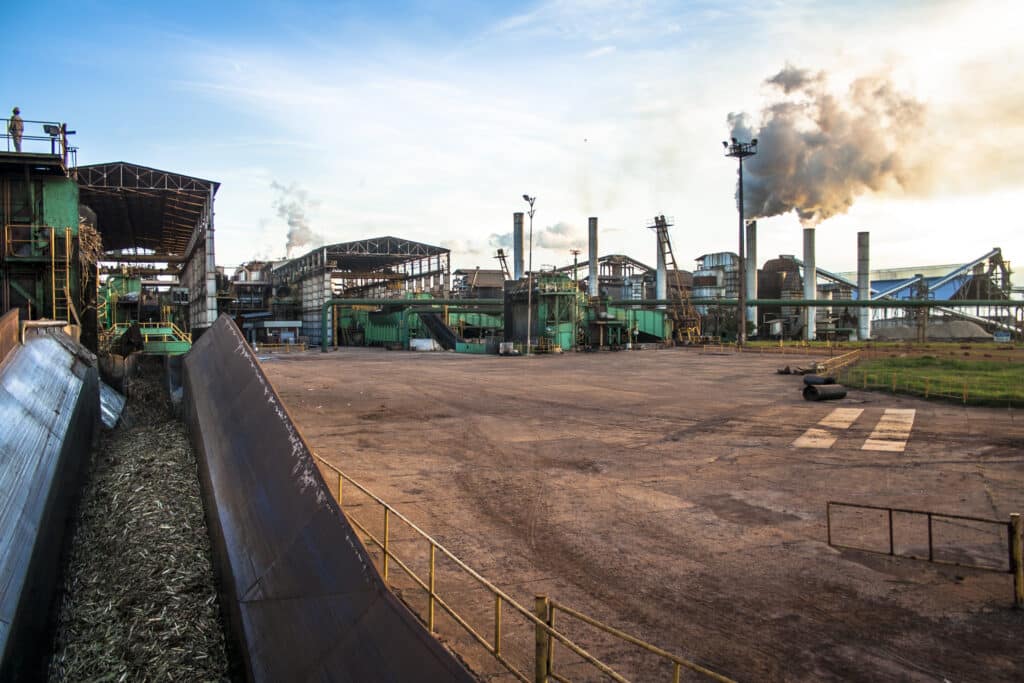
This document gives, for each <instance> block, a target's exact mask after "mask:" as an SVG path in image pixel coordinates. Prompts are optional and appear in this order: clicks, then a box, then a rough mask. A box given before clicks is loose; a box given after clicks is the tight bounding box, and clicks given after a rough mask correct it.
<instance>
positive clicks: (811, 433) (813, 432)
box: [793, 408, 864, 448]
mask: <svg viewBox="0 0 1024 683" xmlns="http://www.w3.org/2000/svg"><path fill="white" fill-rule="evenodd" d="M863 412H864V409H863V408H836V409H835V410H833V411H832V412H831V413H829V414H828V415H826V416H825V417H824V418H823V419H822V420H821V421H820V422H819V423H818V425H820V426H821V427H829V428H831V429H849V428H850V425H852V424H853V423H854V422H855V421H856V420H857V418H858V417H860V414H861V413H863ZM838 438H839V436H838V435H837V434H833V433H832V432H830V431H828V429H818V428H817V427H811V428H810V429H808V430H807V431H806V432H804V433H803V434H801V435H800V437H799V438H798V439H797V440H796V441H794V442H793V445H794V446H796V447H797V448H832V444H834V443H835V442H836V439H838Z"/></svg>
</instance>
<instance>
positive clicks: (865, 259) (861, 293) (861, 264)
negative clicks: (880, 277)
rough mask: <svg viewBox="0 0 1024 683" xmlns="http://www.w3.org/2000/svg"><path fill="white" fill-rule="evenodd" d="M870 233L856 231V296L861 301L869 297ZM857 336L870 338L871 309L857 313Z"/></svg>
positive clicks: (861, 338) (862, 339) (865, 339)
mask: <svg viewBox="0 0 1024 683" xmlns="http://www.w3.org/2000/svg"><path fill="white" fill-rule="evenodd" d="M870 238H871V233H869V232H858V233H857V298H858V299H860V300H861V301H868V300H870V299H871V263H870V260H869V246H870V241H871V239H870ZM857 336H858V337H859V338H860V340H861V341H867V340H868V339H871V309H870V308H862V309H860V312H859V313H858V314H857Z"/></svg>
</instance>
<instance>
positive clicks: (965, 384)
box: [964, 382, 967, 404]
mask: <svg viewBox="0 0 1024 683" xmlns="http://www.w3.org/2000/svg"><path fill="white" fill-rule="evenodd" d="M964 403H965V404H966V403H967V382H964Z"/></svg>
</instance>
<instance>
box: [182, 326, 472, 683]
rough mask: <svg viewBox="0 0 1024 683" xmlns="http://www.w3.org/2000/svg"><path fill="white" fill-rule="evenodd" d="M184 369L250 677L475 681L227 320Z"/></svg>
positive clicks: (238, 646)
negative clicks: (389, 571) (344, 506)
mask: <svg viewBox="0 0 1024 683" xmlns="http://www.w3.org/2000/svg"><path fill="white" fill-rule="evenodd" d="M184 363H185V368H184V394H185V398H184V401H185V416H186V420H187V421H188V423H189V430H190V434H191V439H192V442H193V446H194V448H195V450H196V456H197V459H198V461H199V470H200V478H201V480H202V485H203V496H204V504H205V507H206V515H207V521H208V523H209V528H210V536H211V540H212V542H213V548H214V556H215V563H216V565H217V568H218V572H219V575H220V579H221V586H222V596H221V597H222V604H223V605H224V608H225V610H224V611H225V614H226V616H227V618H228V622H229V629H230V633H229V636H230V637H231V640H232V641H233V645H234V649H235V654H236V655H237V656H238V658H239V660H240V666H241V667H242V669H243V671H244V674H245V676H246V678H248V679H250V680H256V681H278V680H314V679H315V680H322V681H472V680H474V679H473V677H472V676H471V675H470V674H469V673H468V672H467V671H466V670H465V669H464V668H463V667H462V665H461V664H460V663H459V662H458V661H457V660H456V659H455V657H454V656H452V655H451V654H450V653H449V652H448V651H447V650H446V649H444V648H443V647H442V646H441V645H440V644H439V643H438V642H437V641H436V640H435V639H434V638H433V636H431V635H430V634H429V633H428V632H427V630H426V629H425V628H423V626H422V624H420V622H419V621H417V620H416V618H415V617H414V616H413V615H412V613H411V612H410V611H409V610H408V609H407V608H406V607H405V606H404V605H403V604H402V603H401V602H399V600H398V599H397V598H396V597H395V596H394V595H393V594H392V593H391V591H389V590H388V589H387V587H386V586H385V585H384V582H383V581H382V579H381V577H380V575H379V574H378V573H377V570H376V569H375V568H374V566H373V563H372V561H371V559H370V557H369V556H368V555H367V552H366V550H365V548H364V547H363V545H362V543H361V542H360V540H359V537H358V536H357V534H356V533H355V531H354V530H353V529H352V527H351V526H350V525H349V523H348V521H347V520H346V519H345V517H344V515H343V514H342V513H341V511H340V510H339V508H338V506H337V504H336V502H335V500H334V498H333V497H332V495H331V494H330V492H329V491H328V489H327V487H326V486H325V484H324V482H323V480H322V478H321V477H320V473H319V470H318V469H317V467H316V465H315V463H314V461H313V458H312V456H311V454H310V452H309V449H308V447H307V445H306V443H305V441H304V440H303V438H302V436H301V435H300V434H299V433H298V431H297V429H296V428H295V426H294V424H293V423H292V421H291V419H290V418H289V416H288V414H287V412H286V411H285V409H284V406H283V405H282V404H281V401H280V399H279V398H278V396H277V394H276V393H275V392H274V389H273V387H271V386H270V383H269V382H268V381H267V379H266V376H265V375H264V374H263V371H262V369H261V368H260V367H259V364H258V362H257V361H256V358H255V356H254V355H253V354H252V351H251V350H250V348H249V346H248V345H247V344H246V343H245V341H244V340H243V338H242V336H241V333H240V332H239V331H238V328H237V327H235V325H234V323H232V322H231V320H230V318H228V317H227V316H221V318H220V319H219V320H218V321H217V322H216V323H215V324H214V325H213V326H212V327H211V328H210V329H209V331H207V332H206V334H204V335H203V336H202V337H201V338H200V339H199V341H198V342H196V344H195V345H194V346H193V348H192V350H191V351H190V352H189V353H188V355H187V356H186V357H185V361H184Z"/></svg>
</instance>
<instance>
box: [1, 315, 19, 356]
mask: <svg viewBox="0 0 1024 683" xmlns="http://www.w3.org/2000/svg"><path fill="white" fill-rule="evenodd" d="M18 317H19V316H18V309H17V308H12V309H11V310H9V311H7V312H6V313H4V314H3V315H2V316H0V363H3V362H4V359H5V358H7V355H8V354H9V353H10V352H11V351H13V350H14V347H16V346H17V345H18Z"/></svg>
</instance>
